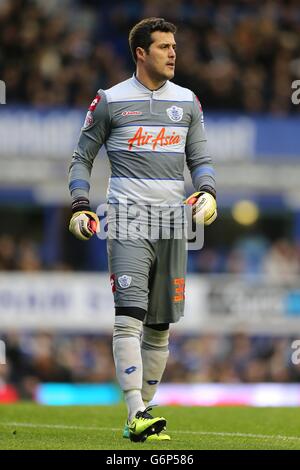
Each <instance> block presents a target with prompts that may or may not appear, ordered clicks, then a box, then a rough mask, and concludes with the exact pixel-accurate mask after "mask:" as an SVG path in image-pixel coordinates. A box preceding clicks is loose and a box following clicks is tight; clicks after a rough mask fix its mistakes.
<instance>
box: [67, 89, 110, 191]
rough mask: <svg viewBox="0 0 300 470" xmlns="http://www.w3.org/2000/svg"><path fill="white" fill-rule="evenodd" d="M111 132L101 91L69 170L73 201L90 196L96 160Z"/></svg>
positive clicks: (106, 105) (104, 99) (94, 103)
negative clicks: (91, 178) (91, 179)
mask: <svg viewBox="0 0 300 470" xmlns="http://www.w3.org/2000/svg"><path fill="white" fill-rule="evenodd" d="M109 132H110V116H109V110H108V104H107V100H106V96H105V93H104V91H102V90H99V91H98V93H97V95H96V97H95V99H94V100H93V101H92V103H91V105H90V107H89V110H88V112H87V115H86V118H85V122H84V125H83V127H82V129H81V133H80V136H79V140H78V144H77V147H76V149H75V151H74V153H73V157H72V162H71V165H70V168H69V190H70V193H71V196H72V199H73V200H74V199H76V198H78V197H86V198H88V196H89V190H90V177H91V172H92V168H93V163H94V159H95V157H96V155H97V153H98V152H99V150H100V148H101V146H102V145H103V144H104V143H105V141H106V140H107V138H108V136H109Z"/></svg>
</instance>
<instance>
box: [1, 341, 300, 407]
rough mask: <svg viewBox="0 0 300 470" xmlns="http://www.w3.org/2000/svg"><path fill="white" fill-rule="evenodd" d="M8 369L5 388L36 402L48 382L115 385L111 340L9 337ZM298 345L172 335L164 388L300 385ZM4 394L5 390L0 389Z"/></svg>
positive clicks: (4, 374) (3, 375)
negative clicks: (38, 391) (181, 385)
mask: <svg viewBox="0 0 300 470" xmlns="http://www.w3.org/2000/svg"><path fill="white" fill-rule="evenodd" d="M2 339H4V341H5V343H6V354H7V365H6V366H0V386H1V383H6V384H9V385H12V386H14V387H16V389H17V391H18V393H19V396H20V397H22V398H24V399H31V398H34V394H35V390H36V386H37V385H38V384H39V383H42V382H43V383H46V382H64V383H66V382H67V383H104V382H115V380H116V379H115V369H114V364H113V358H112V350H111V337H110V336H108V335H98V336H97V335H84V334H80V335H78V334H77V335H72V334H52V333H49V332H47V333H35V334H29V333H22V334H17V333H9V334H6V335H5V336H2ZM292 341H293V339H292V338H287V337H284V338H283V337H282V338H280V337H274V336H264V337H262V336H255V337H249V336H246V335H245V334H242V333H237V334H232V335H227V336H226V335H222V336H219V335H213V336H212V335H193V336H187V335H182V334H181V335H176V334H171V342H170V356H169V360H168V366H167V369H166V371H165V373H164V377H163V381H164V382H173V383H205V382H213V383H217V382H220V383H241V382H243V383H255V382H297V381H299V380H300V366H299V365H294V364H293V363H292V361H291V355H292V352H293V349H292V348H291V344H292ZM0 388H1V387H0Z"/></svg>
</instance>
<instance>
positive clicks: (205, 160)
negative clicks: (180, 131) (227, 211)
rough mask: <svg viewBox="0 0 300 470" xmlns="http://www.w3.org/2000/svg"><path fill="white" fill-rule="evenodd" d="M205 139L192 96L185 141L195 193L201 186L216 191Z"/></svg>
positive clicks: (213, 172)
mask: <svg viewBox="0 0 300 470" xmlns="http://www.w3.org/2000/svg"><path fill="white" fill-rule="evenodd" d="M206 142H207V139H206V134H205V129H204V121H203V111H202V107H201V104H200V102H199V100H198V98H197V97H196V96H195V95H194V102H193V110H192V121H191V125H190V128H189V132H188V135H187V140H186V148H185V153H186V162H187V165H188V168H189V170H190V173H191V177H192V181H193V185H194V187H195V190H196V191H199V190H200V189H201V187H203V186H209V187H211V188H212V189H213V190H214V191H215V189H216V181H215V171H214V168H213V165H212V159H211V157H210V156H209V154H208V152H207V145H206Z"/></svg>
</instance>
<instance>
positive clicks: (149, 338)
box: [142, 323, 169, 351]
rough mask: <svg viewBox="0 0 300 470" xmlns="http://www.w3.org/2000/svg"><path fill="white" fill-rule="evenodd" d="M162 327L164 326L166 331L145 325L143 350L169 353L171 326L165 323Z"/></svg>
mask: <svg viewBox="0 0 300 470" xmlns="http://www.w3.org/2000/svg"><path fill="white" fill-rule="evenodd" d="M161 325H164V329H160V328H159V329H158V328H153V325H144V328H143V337H142V348H144V349H153V350H161V351H168V346H169V324H168V323H165V324H161ZM166 325H168V326H167V328H166ZM155 326H157V325H155Z"/></svg>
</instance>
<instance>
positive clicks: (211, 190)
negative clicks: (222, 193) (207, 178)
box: [199, 186, 217, 199]
mask: <svg viewBox="0 0 300 470" xmlns="http://www.w3.org/2000/svg"><path fill="white" fill-rule="evenodd" d="M199 191H201V192H202V191H203V192H205V193H209V194H211V195H212V196H213V197H214V198H215V199H216V197H217V195H216V190H215V189H214V188H212V187H211V186H201V188H200V189H199Z"/></svg>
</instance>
